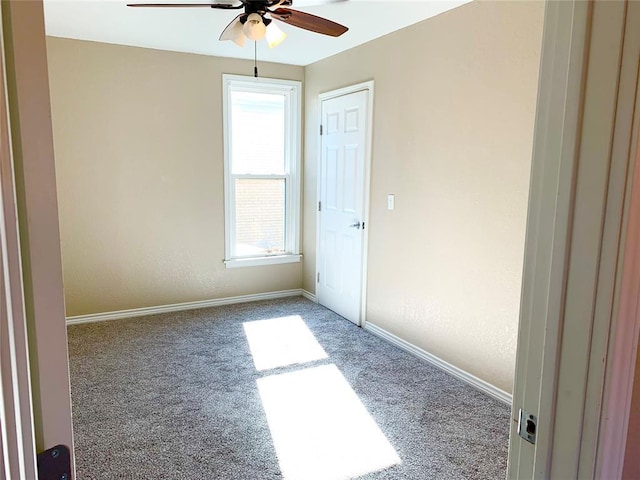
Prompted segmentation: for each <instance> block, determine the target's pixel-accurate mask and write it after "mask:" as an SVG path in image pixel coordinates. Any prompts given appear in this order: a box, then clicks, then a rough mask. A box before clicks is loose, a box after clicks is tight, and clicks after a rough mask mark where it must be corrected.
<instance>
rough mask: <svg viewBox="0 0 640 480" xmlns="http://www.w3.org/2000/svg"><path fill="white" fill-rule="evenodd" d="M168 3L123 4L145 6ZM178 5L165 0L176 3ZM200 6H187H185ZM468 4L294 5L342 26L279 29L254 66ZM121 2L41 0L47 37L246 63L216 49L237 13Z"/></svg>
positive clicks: (238, 53) (343, 46)
mask: <svg viewBox="0 0 640 480" xmlns="http://www.w3.org/2000/svg"><path fill="white" fill-rule="evenodd" d="M155 1H157V2H158V3H160V2H162V1H164V2H165V3H169V0H129V3H134V2H138V3H145V2H155ZM180 1H185V0H172V1H171V2H170V3H178V2H180ZM200 1H202V3H208V0H187V2H192V3H200ZM469 1H471V0H414V1H380V0H377V1H376V0H374V1H364V0H348V1H342V2H336V3H326V4H323V5H312V4H314V3H316V4H317V3H319V2H318V0H315V1H314V0H294V6H293V8H295V9H298V10H304V11H305V12H309V13H313V14H314V15H320V16H322V17H326V18H328V19H330V20H333V21H335V22H338V23H341V24H343V25H346V26H348V27H349V31H348V32H347V33H345V34H344V35H342V36H341V37H338V38H333V37H328V36H325V35H318V34H315V33H311V32H307V31H305V30H301V29H299V28H296V27H292V26H290V25H285V24H283V23H282V22H279V23H278V26H280V28H281V29H282V30H283V31H284V32H285V33H287V35H288V37H287V39H286V40H285V41H284V42H283V43H282V44H280V45H278V46H277V47H275V48H273V49H269V48H268V47H267V45H266V43H265V42H264V41H262V42H259V43H258V60H259V61H268V62H277V63H287V64H292V65H308V64H310V63H313V62H316V61H318V60H321V59H323V58H326V57H330V56H331V55H335V54H336V53H339V52H342V51H344V50H348V49H350V48H353V47H355V46H356V45H360V44H362V43H365V42H368V41H370V40H373V39H374V38H378V37H381V36H383V35H386V34H388V33H391V32H393V31H395V30H399V29H401V28H404V27H406V26H408V25H411V24H414V23H417V22H420V21H422V20H425V19H427V18H430V17H433V16H435V15H438V14H440V13H443V12H445V11H447V10H451V9H452V8H455V7H457V6H459V5H462V4H464V3H467V2H469ZM126 3H127V1H126V0H125V1H123V0H44V10H45V25H46V31H47V35H51V36H54V37H65V38H75V39H80V40H91V41H96V42H106V43H115V44H121V45H133V46H137V47H147V48H156V49H160V50H172V51H178V52H190V53H199V54H204V55H214V56H220V57H232V58H246V59H253V50H254V49H253V48H252V47H253V45H252V44H251V42H247V46H245V47H244V48H241V47H238V46H237V45H235V44H234V43H233V42H220V41H218V37H219V36H220V33H221V32H222V30H223V29H224V28H225V26H226V25H227V24H228V23H229V22H230V21H231V20H233V18H234V17H235V16H236V15H238V13H239V12H240V11H241V10H240V11H238V10H230V11H225V10H214V9H211V8H175V9H173V8H129V7H127V6H126Z"/></svg>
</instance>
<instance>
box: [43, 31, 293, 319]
mask: <svg viewBox="0 0 640 480" xmlns="http://www.w3.org/2000/svg"><path fill="white" fill-rule="evenodd" d="M47 47H48V54H49V78H50V85H51V87H50V88H51V103H52V115H53V128H54V146H55V155H56V170H57V174H58V199H59V209H60V225H61V228H60V229H61V243H62V257H63V270H64V282H65V298H66V309H67V315H68V316H70V315H80V314H88V313H96V312H109V311H114V310H121V309H128V308H139V307H146V306H156V305H166V304H172V303H180V302H189V301H196V300H208V299H215V298H221V297H229V296H235V295H245V294H253V293H261V292H269V291H277V290H285V289H291V288H300V284H301V265H300V264H299V263H296V264H287V265H274V266H268V267H255V268H238V269H229V270H227V269H225V267H224V265H223V263H222V259H223V258H224V204H223V145H222V74H223V73H233V74H244V75H251V74H252V72H253V70H252V62H248V61H242V60H231V59H221V58H214V57H207V56H200V55H190V54H184V53H173V52H165V51H157V50H149V49H141V48H133V47H123V46H117V45H109V44H100V43H92V42H84V41H77V40H68V39H60V38H48V43H47ZM260 74H261V75H262V76H265V77H279V78H286V79H293V80H302V79H303V77H304V69H303V68H302V67H294V66H284V65H275V64H266V63H265V64H260Z"/></svg>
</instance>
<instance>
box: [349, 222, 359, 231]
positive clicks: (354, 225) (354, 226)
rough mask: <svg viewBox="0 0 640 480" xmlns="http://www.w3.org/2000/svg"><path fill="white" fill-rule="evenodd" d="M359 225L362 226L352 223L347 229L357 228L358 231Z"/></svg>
mask: <svg viewBox="0 0 640 480" xmlns="http://www.w3.org/2000/svg"><path fill="white" fill-rule="evenodd" d="M361 225H362V224H361V223H360V222H357V223H352V224H351V225H349V228H357V229H358V230H360V226H361Z"/></svg>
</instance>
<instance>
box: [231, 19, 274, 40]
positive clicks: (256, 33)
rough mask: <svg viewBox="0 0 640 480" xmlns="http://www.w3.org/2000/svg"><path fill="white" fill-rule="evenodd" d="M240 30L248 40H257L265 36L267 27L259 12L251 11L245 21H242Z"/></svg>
mask: <svg viewBox="0 0 640 480" xmlns="http://www.w3.org/2000/svg"><path fill="white" fill-rule="evenodd" d="M242 31H243V32H244V34H245V35H246V37H247V38H248V39H249V40H254V41H258V40H262V39H263V38H264V37H265V35H266V33H267V27H266V26H265V24H264V22H263V21H262V16H261V15H260V14H258V13H251V14H249V16H248V17H247V21H246V22H244V26H243V27H242ZM236 43H237V42H236Z"/></svg>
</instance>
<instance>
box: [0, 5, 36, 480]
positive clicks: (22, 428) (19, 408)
mask: <svg viewBox="0 0 640 480" xmlns="http://www.w3.org/2000/svg"><path fill="white" fill-rule="evenodd" d="M3 10H6V6H5V5H4V4H1V5H0V19H1V18H2V17H3V15H4V13H5V12H4V11H3ZM5 62H6V58H5V40H4V26H3V25H2V23H1V22H0V79H1V83H0V290H1V291H0V478H5V477H6V478H8V479H9V478H36V476H37V469H36V445H35V435H34V416H33V409H32V398H31V391H32V385H31V379H30V377H31V368H30V365H29V345H28V340H27V319H26V314H25V308H24V305H25V303H24V291H23V281H22V267H21V256H20V247H19V244H20V232H19V231H18V218H17V216H18V205H17V199H16V184H15V179H14V178H15V177H14V175H15V173H14V169H13V160H14V156H13V152H12V148H11V140H10V138H11V128H10V119H9V101H8V93H7V88H6V83H5V79H6V68H5Z"/></svg>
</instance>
